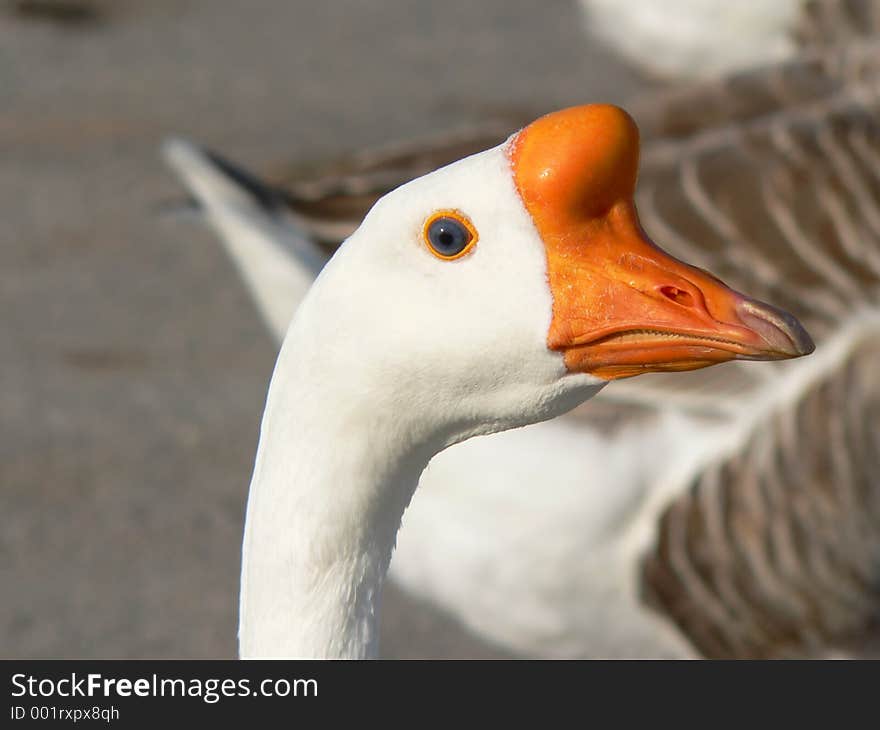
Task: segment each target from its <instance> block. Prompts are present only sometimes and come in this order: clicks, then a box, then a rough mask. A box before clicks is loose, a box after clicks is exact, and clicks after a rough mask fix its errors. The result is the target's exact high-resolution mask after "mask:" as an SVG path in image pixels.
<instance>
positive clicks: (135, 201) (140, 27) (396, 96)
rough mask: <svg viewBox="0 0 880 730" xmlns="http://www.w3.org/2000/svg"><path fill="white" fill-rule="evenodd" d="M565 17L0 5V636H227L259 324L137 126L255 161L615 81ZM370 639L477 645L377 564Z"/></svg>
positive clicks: (412, 646)
mask: <svg viewBox="0 0 880 730" xmlns="http://www.w3.org/2000/svg"><path fill="white" fill-rule="evenodd" d="M53 4H54V5H55V6H56V9H57V8H58V7H61V8H62V10H64V9H65V8H66V9H67V11H70V10H71V8H73V11H72V12H66V13H65V12H62V13H61V14H55V15H51V16H47V15H46V14H45V13H43V12H40V11H41V8H42V7H43V6H46V5H53ZM77 7H79V8H80V10H81V11H82V9H83V8H85V10H84V11H82V12H79V11H77ZM16 8H18V9H22V8H23V10H24V12H22V11H21V10H20V11H19V12H16ZM580 27H581V24H580V18H579V16H578V15H577V13H576V11H575V8H574V6H573V0H572V2H567V1H563V0H555V1H554V2H512V1H511V0H491V1H489V0H480V2H471V1H470V0H443V1H442V2H419V3H414V2H407V1H405V0H385V1H383V2H362V1H358V0H332V1H328V2H320V3H318V2H289V1H288V2H285V1H284V0H276V1H275V2H272V1H270V0H259V1H253V0H252V1H249V2H243V1H236V0H141V1H135V0H106V2H98V1H97V0H91V1H87V0H65V1H64V2H57V1H56V0H36V1H35V0H31V1H30V2H28V1H27V0H24V1H23V2H22V1H21V0H18V1H16V0H7V1H6V2H3V4H2V5H0V99H2V101H0V206H2V215H0V312H2V315H0V343H2V345H0V347H2V350H0V352H2V370H0V490H2V492H0V494H2V502H0V504H2V509H0V584H2V585H3V586H4V590H3V594H2V599H0V652H2V655H3V656H6V657H227V656H232V655H233V654H234V651H235V624H236V608H237V607H236V603H237V588H238V585H237V584H238V571H239V547H240V540H241V528H242V518H243V510H244V503H245V497H246V491H247V484H248V480H249V475H250V469H251V465H252V459H253V455H254V450H255V446H256V439H257V433H258V425H259V419H260V413H261V410H262V406H263V398H264V393H265V388H266V384H267V380H268V377H269V374H270V372H271V368H272V365H273V361H274V355H275V349H274V346H273V344H272V342H271V340H270V338H269V336H268V335H267V333H266V332H265V330H264V329H263V326H262V325H261V323H260V321H259V319H258V318H257V315H256V313H255V311H254V308H253V307H252V306H251V303H250V301H249V300H248V298H247V296H246V294H245V292H244V289H243V288H242V286H241V285H240V283H239V281H238V279H237V278H236V275H235V273H234V271H233V269H232V266H231V265H230V263H229V262H228V261H227V260H226V258H225V257H224V255H223V253H222V251H221V249H220V247H219V246H218V245H217V244H216V242H215V240H214V238H213V237H212V236H211V235H210V233H209V232H207V231H206V230H204V229H203V228H202V227H201V226H199V225H197V224H195V222H191V221H186V220H180V219H169V218H168V216H162V215H160V214H159V213H158V211H159V210H160V209H161V208H162V203H163V201H166V200H168V199H169V198H173V197H174V196H176V195H179V193H180V188H179V186H178V184H177V182H176V181H175V180H174V179H173V178H172V176H171V175H170V174H169V172H168V170H167V169H166V168H165V167H164V166H163V165H162V163H161V162H160V160H159V157H158V154H157V147H158V144H159V142H160V141H161V140H162V139H163V138H164V137H165V136H167V135H170V134H183V135H187V136H190V137H192V138H195V139H197V140H199V141H202V142H205V143H207V144H209V145H212V146H214V147H216V148H218V149H221V150H224V151H226V152H228V153H229V154H230V155H231V156H233V158H235V159H239V160H241V161H243V162H245V163H248V164H250V165H254V166H257V167H260V166H265V165H269V164H271V163H272V161H273V159H276V158H277V157H278V156H279V155H280V156H284V157H285V158H287V159H290V160H297V159H315V158H322V157H327V156H333V155H337V154H339V153H341V152H344V151H347V150H352V149H356V148H358V147H361V146H363V145H367V144H375V143H380V142H385V141H389V140H393V139H396V138H400V137H412V136H416V135H423V134H426V133H430V132H436V131H442V130H445V129H450V128H453V127H457V126H460V125H463V124H466V123H468V122H473V121H477V120H479V119H480V118H482V117H484V116H485V115H486V114H488V113H491V112H493V111H498V110H504V109H509V108H522V107H530V108H537V109H543V110H550V109H552V108H555V107H560V106H564V105H567V104H570V103H578V102H584V101H590V100H606V101H622V100H624V99H625V98H626V97H627V96H628V95H629V94H630V93H631V92H632V91H633V90H634V89H635V88H636V87H637V86H638V81H637V79H636V78H635V77H634V76H633V75H632V74H630V73H629V72H627V71H626V70H625V69H623V68H622V67H621V66H619V65H618V64H616V63H614V62H612V61H611V60H610V59H609V58H607V57H605V56H604V55H603V54H602V53H601V52H600V51H598V50H597V49H591V48H588V47H587V46H586V45H585V44H584V43H583V41H582V38H581V35H580ZM383 651H384V653H385V654H386V655H387V656H441V657H442V656H491V655H493V649H492V648H491V647H488V646H485V645H483V644H481V643H480V642H479V641H478V640H476V639H474V638H473V637H469V636H467V634H466V633H465V632H463V631H461V630H460V629H459V628H458V627H457V626H456V624H455V622H454V621H452V620H451V619H449V618H447V617H444V616H441V615H439V614H437V613H436V612H434V611H432V610H430V609H429V608H428V607H426V606H421V605H418V603H417V602H415V601H413V600H412V599H411V598H409V597H407V596H404V595H402V594H401V593H400V592H399V591H397V590H393V589H392V590H391V591H390V592H389V594H388V596H387V598H386V601H385V616H384V636H383Z"/></svg>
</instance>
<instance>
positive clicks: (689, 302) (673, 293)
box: [660, 286, 694, 307]
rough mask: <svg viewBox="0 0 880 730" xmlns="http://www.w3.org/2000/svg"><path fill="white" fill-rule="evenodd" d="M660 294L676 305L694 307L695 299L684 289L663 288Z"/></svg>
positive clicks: (674, 287)
mask: <svg viewBox="0 0 880 730" xmlns="http://www.w3.org/2000/svg"><path fill="white" fill-rule="evenodd" d="M660 293H661V294H662V295H663V296H664V297H666V298H667V299H671V300H672V301H673V302H675V303H676V304H681V306H683V307H692V306H694V298H693V296H691V293H690V292H688V291H685V290H684V289H679V288H678V287H677V286H661V287H660Z"/></svg>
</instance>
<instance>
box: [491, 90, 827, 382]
mask: <svg viewBox="0 0 880 730" xmlns="http://www.w3.org/2000/svg"><path fill="white" fill-rule="evenodd" d="M507 155H508V157H509V159H510V162H511V167H512V170H513V175H514V180H515V183H516V187H517V190H518V192H519V195H520V197H521V199H522V201H523V203H524V205H525V207H526V210H527V211H528V212H529V215H530V216H531V218H532V220H533V221H534V224H535V227H536V228H537V230H538V233H539V234H540V236H541V239H542V240H543V242H544V246H545V248H546V251H547V273H548V279H549V284H550V289H551V293H552V296H553V317H552V320H551V324H550V329H549V332H548V334H547V345H548V347H549V348H550V349H551V350H557V351H561V352H563V353H564V358H565V364H566V367H567V368H568V369H569V370H570V371H572V372H584V373H590V374H593V375H596V376H597V377H600V378H604V379H607V380H613V379H615V378H624V377H630V376H633V375H639V374H641V373H647V372H655V371H673V370H694V369H697V368H702V367H707V366H709V365H714V364H716V363H720V362H725V361H727V360H734V359H748V360H778V359H784V358H791V357H798V356H800V355H805V354H808V353H809V352H812V350H813V347H814V346H813V343H812V341H811V339H810V337H809V335H808V334H807V333H806V331H805V330H804V329H803V327H802V326H801V325H800V323H799V322H798V321H797V320H796V319H795V318H794V317H793V316H791V315H790V314H787V313H785V312H783V311H781V310H778V309H776V308H774V307H772V306H770V305H768V304H763V303H761V302H758V301H756V300H754V299H750V298H748V297H746V296H744V295H742V294H739V293H738V292H735V291H733V290H732V289H730V288H729V287H727V286H726V285H724V284H723V283H722V282H721V281H719V280H718V279H716V278H715V277H714V276H712V275H711V274H709V273H707V272H705V271H703V270H701V269H698V268H695V267H693V266H689V265H688V264H685V263H683V262H681V261H679V260H677V259H675V258H673V257H672V256H670V255H669V254H667V253H666V252H665V251H663V250H662V249H661V248H659V247H658V246H657V245H656V244H654V243H653V242H652V241H651V240H650V239H649V238H648V237H647V235H646V234H645V232H644V231H643V230H642V227H641V225H640V223H639V219H638V215H637V213H636V208H635V203H634V201H633V196H634V193H635V187H636V177H637V173H638V160H639V133H638V128H637V127H636V124H635V122H634V121H633V119H632V118H631V117H630V116H629V115H628V114H627V113H626V112H625V111H623V110H622V109H620V108H618V107H615V106H610V105H604V104H597V105H588V106H578V107H572V108H570V109H564V110H562V111H559V112H555V113H553V114H549V115H547V116H545V117H542V118H541V119H538V120H537V121H535V122H533V123H532V124H530V125H529V126H528V127H526V128H525V129H523V130H522V131H520V132H519V133H518V134H517V135H515V136H514V137H513V138H512V139H511V141H510V142H509V143H508V147H507Z"/></svg>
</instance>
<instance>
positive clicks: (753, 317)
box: [737, 299, 816, 358]
mask: <svg viewBox="0 0 880 730" xmlns="http://www.w3.org/2000/svg"><path fill="white" fill-rule="evenodd" d="M737 309H738V314H739V316H740V318H741V319H742V322H743V324H745V325H746V326H747V327H749V328H750V329H752V330H753V331H754V332H756V333H757V334H758V335H759V336H760V337H761V339H763V340H764V341H765V342H766V343H767V345H768V346H769V348H770V350H771V351H772V352H774V353H778V354H780V355H782V356H783V357H784V358H794V357H803V356H804V355H809V354H810V353H811V352H813V351H814V350H815V349H816V345H815V343H814V342H813V338H812V337H810V335H809V333H808V332H807V331H806V329H804V326H803V325H802V324H801V323H800V322H799V321H798V320H797V318H796V317H795V316H794V315H792V314H789V313H788V312H786V311H784V310H782V309H777V308H776V307H774V306H772V305H770V304H765V303H764V302H758V301H755V300H754V299H743V300H742V301H741V302H740V303H739V305H738V307H737Z"/></svg>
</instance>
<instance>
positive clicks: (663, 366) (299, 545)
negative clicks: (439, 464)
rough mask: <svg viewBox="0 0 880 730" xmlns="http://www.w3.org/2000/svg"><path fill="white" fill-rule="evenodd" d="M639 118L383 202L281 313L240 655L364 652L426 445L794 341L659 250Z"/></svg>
mask: <svg viewBox="0 0 880 730" xmlns="http://www.w3.org/2000/svg"><path fill="white" fill-rule="evenodd" d="M637 166H638V133H637V129H636V126H635V123H634V122H633V121H632V119H631V118H630V117H629V116H628V115H627V114H626V113H625V112H623V111H622V110H621V109H619V108H618V107H614V106H607V105H588V106H581V107H573V108H569V109H566V110H562V111H560V112H556V113H553V114H550V115H547V116H545V117H542V118H541V119H539V120H537V121H535V122H533V123H532V124H530V125H529V126H528V127H526V128H525V129H524V130H522V131H521V132H519V133H518V134H516V135H515V136H513V137H512V138H511V139H510V140H508V141H507V142H506V143H504V144H502V145H499V146H497V147H494V148H491V149H490V150H487V151H485V152H482V153H479V154H477V155H474V156H471V157H468V158H465V159H463V160H461V161H459V162H456V163H453V164H452V165H449V166H447V167H445V168H442V169H441V170H438V171H436V172H434V173H431V174H429V175H427V176H424V177H422V178H418V179H416V180H414V181H412V182H410V183H408V184H407V185H404V186H402V187H400V188H398V189H396V190H394V191H392V192H390V193H388V194H387V195H385V196H384V197H383V198H381V199H380V200H379V201H378V202H377V203H376V205H374V206H373V208H372V209H371V210H370V212H369V213H368V214H367V216H366V217H365V219H364V221H363V223H362V224H361V225H360V227H359V228H358V229H357V231H355V233H354V234H352V235H351V236H350V237H349V238H348V239H347V240H346V241H345V242H344V243H343V244H342V246H341V247H340V248H339V250H338V251H337V252H336V253H335V254H334V256H333V257H332V258H331V260H330V261H329V262H328V264H327V265H326V266H325V267H324V268H323V269H322V271H321V273H320V274H319V276H318V278H317V279H316V280H315V283H314V284H313V285H312V286H311V288H310V289H309V291H308V293H307V294H306V296H305V298H304V299H303V301H302V303H301V305H300V307H299V308H298V309H297V312H296V314H295V315H294V317H293V319H292V321H291V324H290V327H289V329H288V331H287V334H286V335H285V338H284V342H283V344H282V347H281V351H280V353H279V355H278V360H277V362H276V366H275V370H274V372H273V375H272V379H271V382H270V385H269V391H268V395H267V398H266V406H265V410H264V415H263V421H262V426H261V431H260V439H259V445H258V448H257V455H256V460H255V465H254V472H253V477H252V480H251V486H250V493H249V496H248V506H247V516H246V521H245V530H244V540H243V548H242V576H241V602H240V624H239V646H240V654H241V656H242V657H245V658H247V657H273V656H297V657H305V656H308V657H337V658H367V657H373V656H376V655H377V651H378V632H377V616H378V612H379V607H380V601H381V593H382V586H383V581H384V578H385V573H386V571H387V568H388V564H389V562H390V560H391V553H392V550H393V547H394V543H395V539H396V534H397V531H398V529H399V525H400V523H401V520H402V518H403V513H404V510H405V509H406V507H407V505H408V503H409V502H410V499H411V498H412V496H413V493H414V491H415V488H416V485H417V482H418V478H419V475H420V473H421V472H422V471H423V470H424V469H425V467H426V466H427V464H428V461H429V460H430V459H431V457H433V456H434V455H435V454H437V453H439V452H440V451H442V450H444V449H445V448H448V447H450V446H452V445H453V444H456V443H460V442H463V441H466V440H467V439H469V438H472V437H474V436H478V435H482V434H488V433H494V432H500V431H503V430H508V429H513V428H516V427H519V426H523V425H526V424H529V423H536V422H539V421H544V420H548V419H551V418H553V417H555V416H557V415H560V414H561V413H563V412H565V411H568V410H571V409H572V408H573V407H575V406H577V405H578V404H580V403H582V402H584V401H586V400H588V399H589V398H590V397H591V396H592V395H594V394H595V393H596V392H598V391H599V390H600V389H601V388H602V387H603V386H604V385H605V384H606V383H607V382H608V381H610V380H616V379H621V378H627V377H632V376H636V375H640V374H643V373H647V372H663V371H668V372H673V371H686V370H691V369H699V368H704V367H708V366H711V365H714V364H717V363H721V362H727V361H731V360H742V359H746V360H778V359H787V358H795V357H799V356H801V355H805V354H808V353H809V352H810V351H811V350H812V349H813V346H812V342H811V340H810V338H809V335H807V333H806V331H805V330H804V329H803V328H802V327H801V325H800V324H799V323H798V322H797V320H795V319H794V318H793V317H792V316H791V315H789V314H787V313H785V312H783V311H782V310H779V309H776V308H775V307H772V306H770V305H767V304H764V303H761V302H759V301H757V300H755V299H752V298H749V297H746V296H745V295H742V294H738V293H737V292H735V291H733V290H731V289H729V288H728V287H726V286H725V285H724V284H722V283H721V282H720V280H718V279H716V278H715V277H713V276H712V275H710V274H707V273H706V272H704V271H702V270H700V269H696V268H693V267H690V266H688V265H686V264H683V263H681V262H680V261H678V260H676V259H674V258H672V257H671V256H669V255H667V254H665V253H664V252H663V251H662V250H661V249H659V248H658V247H657V246H656V245H654V244H653V243H652V242H651V241H650V240H649V239H648V238H647V237H646V235H645V233H644V232H643V230H642V228H641V226H640V224H639V222H638V219H637V217H636V212H635V207H634V204H633V200H632V196H633V192H634V188H635V179H636V172H637Z"/></svg>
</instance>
